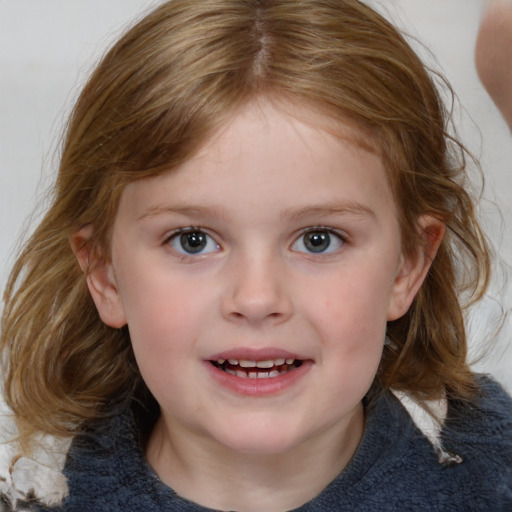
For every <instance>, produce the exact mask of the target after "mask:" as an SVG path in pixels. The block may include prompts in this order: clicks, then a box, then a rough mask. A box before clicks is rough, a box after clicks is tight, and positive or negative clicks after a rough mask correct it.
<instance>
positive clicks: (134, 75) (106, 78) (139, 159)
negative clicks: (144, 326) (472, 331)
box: [1, 0, 489, 439]
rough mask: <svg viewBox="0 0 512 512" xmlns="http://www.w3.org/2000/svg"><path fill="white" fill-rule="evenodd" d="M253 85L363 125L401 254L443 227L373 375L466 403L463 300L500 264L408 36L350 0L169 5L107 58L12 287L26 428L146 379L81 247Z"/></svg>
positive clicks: (89, 88) (44, 425)
mask: <svg viewBox="0 0 512 512" xmlns="http://www.w3.org/2000/svg"><path fill="white" fill-rule="evenodd" d="M258 95H271V96H272V97H277V98H286V99H287V100H288V101H290V102H291V104H293V103H294V102H296V103H297V104H307V105H309V106H312V107H313V108H314V109H316V110H317V111H320V112H322V113H324V114H325V115H327V116H329V117H330V118H333V119H335V120H338V121H341V122H343V123H345V124H346V123H347V122H348V123H350V124H352V126H354V127H356V128H359V129H360V130H359V132H360V133H361V134H367V136H368V137H369V139H368V141H367V142H368V144H369V145H371V146H373V147H375V148H376V150H377V151H379V152H380V154H381V155H382V158H383V161H384V163H385V166H386V169H387V171H388V173H389V181H390V184H391V188H392V191H393V194H394V197H395V200H396V204H397V210H398V216H399V222H400V226H401V232H402V239H403V247H404V251H405V252H407V253H410V252H412V251H417V250H418V247H421V240H422V239H424V234H423V233H421V232H420V231H421V230H420V229H419V227H418V222H417V220H418V218H419V217H420V216H421V215H424V214H428V215H432V216H435V217H436V218H438V219H441V220H442V221H443V222H444V223H446V226H447V234H446V236H445V238H444V239H443V241H442V243H441V247H440V249H439V252H438V254H437V257H436V259H435V261H434V262H433V263H432V266H431V269H430V272H429V274H428V276H427V278H426V281H425V283H424V284H423V286H422V288H421V290H420V291H419V293H418V295H417V297H416V299H415V301H414V303H413V305H412V307H411V308H410V310H409V312H408V313H407V314H406V315H405V316H404V317H402V318H400V319H399V320H396V321H394V322H390V323H389V325H388V335H389V336H390V338H391V343H390V344H389V345H388V346H387V347H386V348H385V350H384V355H383V359H382V364H381V367H380V369H379V373H378V375H377V380H376V381H377V383H378V384H379V385H380V386H382V387H386V388H390V387H392V388H395V389H399V390H404V391H408V392H410V393H413V394H414V395H416V396H417V397H419V398H421V399H428V398H437V397H439V396H441V395H442V394H443V393H448V394H449V395H452V396H456V397H470V396H471V395H472V393H473V392H474V390H475V383H474V378H473V375H472V373H471V371H470V369H469V367H468V365H467V362H466V352H467V344H466V334H465V330H464V321H463V306H462V305H461V302H460V300H459V297H461V296H462V295H464V294H465V296H467V297H469V298H470V300H476V299H478V298H479V297H480V296H481V295H482V294H483V293H484V292H485V289H486V286H487V283H488V278H489V275H488V274H489V257H488V252H487V249H486V245H485V241H484V239H483V237H482V235H481V232H480V229H479V227H478V223H477V221H476V219H475V211H474V204H473V201H472V199H471V196H470V195H469V193H468V192H467V190H466V188H465V182H466V170H465V167H466V165H465V158H464V154H465V153H464V148H463V146H462V145H461V144H460V143H459V142H457V140H456V139H454V138H453V137H452V136H450V135H449V133H448V122H449V116H448V115H447V113H446V111H445V107H444V106H443V102H442V101H441V99H440V95H439V93H438V89H437V87H436V85H435V83H434V80H433V78H432V75H431V74H429V73H428V72H427V70H426V69H425V67H424V65H423V64H422V63H421V61H420V60H419V59H418V57H417V56H416V54H415V53H414V52H413V51H412V49H411V48H410V46H409V45H408V43H407V42H406V41H405V39H404V37H403V36H402V35H401V34H400V33H399V32H398V31H397V30H396V29H395V28H394V27H393V26H392V25H391V24H390V23H389V22H388V21H386V20H385V19H384V18H383V17H381V16H380V15H378V14H377V13H375V12H374V11H373V10H372V9H370V8H369V7H368V6H366V5H365V4H363V3H361V2H358V1H356V0H200V1H198V0H173V1H172V2H167V3H164V4H162V5H161V6H160V7H158V8H157V9H156V10H155V11H154V12H152V13H150V14H149V15H148V16H146V17H145V18H144V19H142V20H141V21H140V22H139V23H138V24H137V25H135V26H134V27H133V28H132V29H131V30H129V31H128V32H127V33H126V34H125V35H124V36H123V37H122V38H121V39H120V40H119V42H117V44H115V46H114V47H113V48H112V49H111V50H110V51H109V52H108V53H107V54H106V56H105V57H104V58H103V60H102V61H101V62H100V64H99V65H98V67H97V68H96V70H95V72H94V73H93V75H92V77H91V78H90V80H89V82H88V83H87V85H86V86H85V88H84V89H83V92H82V94H81V96H80V97H79V99H78V102H77V104H76V106H75V108H74V110H73V112H72V115H71V117H70V120H69V124H68V126H67V131H66V135H65V139H64V143H63V150H62V158H61V163H60V168H59V172H58V177H57V181H56V184H55V187H54V190H53V196H52V199H51V205H50V207H49V209H48V211H47V213H46V216H45V217H44V218H43V220H42V222H41V223H40V225H39V227H38V228H37V229H36V230H35V232H34V234H33V235H32V236H31V238H30V239H29V240H28V242H27V243H26V244H25V246H24V249H23V250H22V252H21V254H20V255H19V258H18V260H17V261H16V263H15V265H14V268H13V270H12V274H11V276H10V280H9V282H8V285H7V288H6V291H5V297H4V299H5V307H4V312H3V318H2V339H1V348H2V351H3V361H4V367H5V368H4V371H5V395H6V399H7V401H8V403H9V405H10V406H11V407H12V409H13V411H14V413H15V415H16V417H17V421H18V424H19V427H20V431H21V433H22V439H23V438H24V439H29V438H30V436H31V435H33V434H34V433H35V432H47V433H53V434H61V435H62V434H64V435H66V434H70V433H73V432H75V431H76V430H77V429H79V428H80V426H81V425H83V424H84V423H85V422H87V421H88V420H90V419H92V418H96V417H98V416H100V415H101V414H103V410H104V408H105V405H106V404H107V403H108V402H109V401H111V400H112V399H113V398H123V397H129V396H131V395H133V394H134V393H136V392H137V389H139V388H140V386H142V383H141V380H140V376H139V373H138V370H137V365H136V363H135V361H134V357H133V353H132V350H131V345H130V339H129V335H128V331H127V329H126V328H123V329H113V328H110V327H108V326H106V325H104V324H103V323H102V322H101V320H100V318H99V316H98V313H97V311H96V308H95V306H94V303H93V301H92V300H91V297H90V295H89V293H88V290H87V286H86V281H85V278H84V275H83V273H82V272H81V270H80V268H79V265H78V263H77V261H76V259H75V256H74V254H73V252H72V250H71V247H70V237H71V236H72V235H73V233H76V232H77V231H78V230H80V229H81V228H82V227H84V226H87V225H91V226H92V227H93V235H92V237H91V239H90V240H89V242H88V243H89V247H88V250H89V251H94V252H96V253H97V254H99V255H100V256H101V257H103V258H107V259H108V257H109V233H110V229H111V226H112V223H113V220H114V218H115V215H116V210H117V207H118V203H119V198H120V196H121V194H122V192H123V189H124V187H125V186H126V185H127V184H128V183H130V182H133V181H134V180H139V179H141V178H145V177H149V176H156V175H159V174H162V173H164V172H172V170H173V169H175V168H176V167H178V166H179V165H180V164H182V163H183V162H185V161H187V160H188V159H190V158H191V157H192V156H193V155H194V154H195V153H196V152H197V151H198V149H199V148H200V147H201V146H202V145H203V144H204V143H205V142H206V141H207V140H208V138H209V137H210V136H211V135H212V133H213V132H214V130H215V129H216V128H217V127H219V125H221V124H222V122H223V121H224V120H226V119H227V118H228V117H229V116H232V115H233V114H234V113H235V112H236V111H237V109H239V108H240V107H241V106H243V105H244V104H245V103H247V102H248V101H249V100H250V99H253V98H254V97H256V96H258Z"/></svg>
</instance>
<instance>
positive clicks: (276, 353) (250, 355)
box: [208, 347, 311, 361]
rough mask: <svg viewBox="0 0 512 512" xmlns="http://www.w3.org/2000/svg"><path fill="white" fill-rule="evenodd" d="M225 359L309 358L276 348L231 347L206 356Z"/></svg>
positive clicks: (215, 359)
mask: <svg viewBox="0 0 512 512" xmlns="http://www.w3.org/2000/svg"><path fill="white" fill-rule="evenodd" d="M222 359H224V360H226V359H237V360H238V361H241V360H244V361H272V360H275V359H298V360H301V361H304V360H306V359H311V358H309V357H306V356H304V355H301V354H297V353H294V352H289V351H288V350H283V349H278V348H271V347H268V348H257V349H255V348H242V347H239V348H233V349H229V350H224V351H222V352H218V353H216V354H213V355H212V356H210V357H209V358H208V360H210V361H218V360H222Z"/></svg>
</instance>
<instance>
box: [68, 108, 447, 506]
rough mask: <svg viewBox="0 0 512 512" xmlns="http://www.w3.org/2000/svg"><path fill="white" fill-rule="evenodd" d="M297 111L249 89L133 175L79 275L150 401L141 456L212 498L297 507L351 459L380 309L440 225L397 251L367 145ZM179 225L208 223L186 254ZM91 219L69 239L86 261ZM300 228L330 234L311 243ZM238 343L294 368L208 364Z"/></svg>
mask: <svg viewBox="0 0 512 512" xmlns="http://www.w3.org/2000/svg"><path fill="white" fill-rule="evenodd" d="M294 112H301V113H302V114H303V115H302V116H301V118H302V119H306V118H307V119H308V121H307V122H305V121H301V120H300V119H299V118H298V117H296V116H294V117H292V116H290V115H288V114H286V113H285V110H284V109H282V108H279V107H278V106H276V105H275V104H274V103H271V102H269V101H267V100H263V99H261V100H259V101H257V102H253V103H250V104H249V105H247V106H245V107H244V108H243V109H242V110H241V112H239V113H238V114H237V115H236V116H234V118H233V119H232V120H231V121H230V122H229V123H227V125H226V126H225V127H224V128H223V129H222V130H221V131H220V132H219V133H217V134H216V136H215V137H214V138H213V139H212V140H211V141H210V142H209V143H208V144H207V145H206V146H205V147H204V148H203V150H202V151H200V152H199V154H197V155H196V156H195V157H193V158H192V159H191V160H189V161H188V162H187V163H185V164H184V165H183V166H182V167H181V168H179V169H178V170H176V171H173V172H172V173H168V174H165V175H162V176H160V177H155V178H150V179H146V180H143V181H138V182H135V183H132V184H130V185H129V186H127V187H126V189H125V190H124V192H123V194H122V199H121V203H120V206H119V211H118V214H117V217H116V219H115V222H114V226H113V234H112V257H111V262H99V263H100V264H97V265H95V266H94V267H93V268H94V271H93V272H91V273H89V274H88V278H87V279H88V284H89V288H90V291H91V294H92V296H93V299H94V300H95V302H96V305H97V307H98V311H99V313H100V315H101V317H102V319H103V321H104V322H106V323H107V324H108V325H111V326H113V327H120V326H123V325H125V324H128V327H129V331H130V335H131V339H132V343H133V347H134V351H135V355H136V358H137V362H138V364H139V368H140V371H141V373H142V376H143V377H144V379H145V381H146V383H147V385H148V387H149V388H150V390H151V391H152V393H153V394H154V396H155V398H156V399H157V401H158V402H159V404H160V406H161V411H162V413H161V416H160V419H159V420H158V422H157V424H156V426H155V429H154V431H153V433H152V435H151V438H150V441H149V445H148V449H147V458H148V461H149V463H150V464H151V465H152V466H153V468H154V469H155V471H156V472H157V474H158V475H159V477H160V478H161V479H162V481H163V482H165V483H166V484H168V485H169V486H171V487H172V488H173V489H175V490H176V491H177V492H178V493H179V494H181V495H182V496H184V497H186V498H188V499H190V500H192V501H195V502H197V503H200V504H202V505H205V506H208V507H211V508H214V509H217V510H238V511H244V512H252V511H258V510H267V511H269V512H273V511H282V510H289V509H290V508H295V507H298V506H300V505H301V504H303V503H305V502H306V501H308V500H310V499H311V498H312V497H314V496H315V495H316V494H318V493H319V492H320V491H321V490H322V489H323V488H324V487H325V486H326V485H327V484H328V483H329V482H331V481H332V480H333V479H334V478H335V477H336V475H337V474H339V472H340V471H342V470H343V468H344V467H345V466H346V465H347V464H348V463H349V461H350V459H351V457H352V456H353V454H354V452H355V451H356V449H357V446H358V444H359V442H360V440H361V437H362V435H363V430H364V410H363V407H362V403H361V401H362V398H363V397H364V395H365V394H366V392H367V391H368V389H369V387H370V385H371V383H372V381H373V379H374V376H375V373H376V371H377V368H378V365H379V361H380V358H381V353H382V349H383V343H384V336H385V329H386V322H387V321H388V320H393V319H396V318H398V317H400V316H402V315H403V314H404V313H405V312H406V311H407V309H408V308H409V306H410V304H411V302H412V300H413V298H414V296H415V294H416V292H417V290H418V288H419V286H420V285H421V283H422V281H423V279H424V277H425V274H426V272H427V270H428V267H429V262H430V260H431V258H432V257H433V256H434V254H435V251H436V249H437V246H438V244H439V242H440V240H441V237H442V234H443V226H442V224H440V223H439V221H436V220H434V219H431V218H428V217H425V218H422V219H420V220H419V222H420V224H421V225H422V226H423V227H424V228H425V229H426V230H428V231H429V232H430V234H431V235H430V236H429V237H427V239H426V243H427V248H426V252H422V251H421V252H420V251H419V252H418V254H416V255H415V256H414V257H412V256H411V257H409V258H406V257H404V255H403V254H402V251H401V246H400V232H399V226H398V222H397V219H396V208H395V204H394V201H393V197H392V194H391V191H390V189H389V186H388V182H387V179H386V174H385V170H384V168H383V165H382V162H381V159H380V158H379V156H378V154H377V153H373V152H372V153H371V152H368V151H366V150H364V149H362V148H361V147H359V146H357V145H356V144H355V143H353V142H351V141H350V140H349V139H347V138H343V137H339V138H336V137H334V136H333V135H331V134H329V133H332V130H330V131H329V133H328V132H327V131H325V130H323V129H322V126H323V127H326V126H327V125H328V124H329V122H328V121H327V120H326V119H322V118H321V117H319V116H317V115H316V114H314V113H312V112H311V111H309V110H307V109H302V110H301V109H299V108H298V106H295V109H294ZM312 119H314V120H315V122H311V120H312ZM330 124H331V125H332V122H331V123H330ZM331 128H332V126H331ZM349 128H350V127H346V126H340V125H337V132H338V133H342V134H348V133H349V131H350V130H349ZM188 227H189V228H191V229H192V231H195V232H196V233H197V232H198V231H199V230H201V232H202V233H203V234H204V235H205V240H206V241H207V244H206V245H205V246H204V248H203V249H202V250H201V251H200V252H198V253H194V254H190V253H187V251H186V250H185V249H184V247H183V245H182V240H183V237H181V234H182V230H183V228H188ZM90 229H91V228H86V229H84V230H83V231H81V232H79V233H77V234H76V236H75V237H74V239H73V245H74V247H75V248H76V251H77V256H78V258H79V261H80V262H81V264H82V266H83V268H84V270H86V269H87V266H88V262H87V258H88V255H87V254H85V253H83V250H82V252H81V251H80V249H79V248H80V247H83V242H84V239H86V238H87V236H89V235H90ZM310 232H315V233H316V235H314V236H321V237H324V239H325V237H327V238H328V239H329V237H330V245H329V246H328V247H326V248H325V247H324V246H321V249H322V250H321V251H319V252H314V251H311V250H310V248H311V245H308V243H309V241H310V240H311V238H312V235H307V233H310ZM305 233H306V234H305ZM432 233H437V235H435V236H432ZM314 236H313V238H314ZM185 239H186V237H185ZM233 351H235V352H236V355H237V356H239V359H241V358H243V357H242V356H244V354H247V357H248V358H251V357H254V358H256V359H258V358H260V359H264V358H265V357H267V356H268V355H269V354H270V355H272V354H276V353H277V352H279V351H286V353H289V354H293V355H294V357H296V358H298V359H301V360H302V361H303V365H302V366H301V367H300V368H298V369H295V370H293V371H292V372H289V374H287V376H286V377H285V378H283V384H282V385H277V386H274V387H272V385H270V387H269V385H268V382H269V381H271V379H268V380H267V379H265V380H263V381H260V383H261V382H263V384H261V386H259V385H257V384H254V385H252V384H250V385H249V387H247V388H245V387H244V385H245V384H246V383H247V382H249V381H248V380H247V379H243V381H244V382H242V384H243V385H242V384H240V382H241V381H242V379H241V378H238V377H227V382H226V381H224V380H223V377H224V376H225V375H226V374H225V373H224V372H222V371H221V370H218V369H216V368H215V367H214V366H213V365H212V364H211V363H210V360H212V359H213V360H215V359H217V358H218V357H219V355H224V354H227V353H230V354H233V353H235V352H233ZM260 356H261V357H260ZM294 372H296V373H294ZM290 375H298V377H293V378H289V376H290ZM287 379H288V380H287ZM275 382H280V381H279V380H276V381H275ZM238 384H240V385H241V386H242V387H241V388H240V387H239V386H238ZM251 386H252V387H251ZM265 386H266V387H265ZM312 468H314V471H312Z"/></svg>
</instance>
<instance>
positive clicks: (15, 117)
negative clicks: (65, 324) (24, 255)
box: [0, 0, 512, 391]
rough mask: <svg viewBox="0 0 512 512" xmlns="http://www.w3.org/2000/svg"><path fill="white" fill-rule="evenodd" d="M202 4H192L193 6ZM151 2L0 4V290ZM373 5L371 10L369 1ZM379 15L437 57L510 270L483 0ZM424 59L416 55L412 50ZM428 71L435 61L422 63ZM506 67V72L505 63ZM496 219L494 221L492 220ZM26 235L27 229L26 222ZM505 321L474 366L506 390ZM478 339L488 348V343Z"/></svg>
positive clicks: (406, 6)
mask: <svg viewBox="0 0 512 512" xmlns="http://www.w3.org/2000/svg"><path fill="white" fill-rule="evenodd" d="M198 1H200V0H198ZM158 3H159V2H158V1H156V0H0V285H1V286H2V288H3V284H4V283H5V280H6V277H7V274H8V269H9V267H10V265H11V264H12V260H13V255H14V253H15V246H14V245H15V242H16V240H17V239H18V238H19V236H20V234H21V230H22V225H23V223H24V220H25V219H26V218H27V216H28V215H29V214H30V213H31V212H32V211H33V210H34V208H35V206H36V203H38V202H40V197H41V195H43V193H44V191H45V190H46V188H47V186H48V185H49V184H50V183H51V180H52V176H53V173H54V172H55V168H56V162H57V161H58V144H59V137H60V135H61V133H62V129H63V125H64V123H65V119H66V116H67V114H68V112H69V110H70V108H71V105H72V103H73V100H74V99H75V98H76V96H77V94H78V91H79V90H80V86H81V84H83V83H84V80H85V79H86V77H87V76H88V74H89V72H90V71H91V69H92V67H93V65H94V63H95V62H96V61H97V58H98V56H99V55H101V54H102V53H103V52H104V51H105V49H106V48H107V47H108V46H109V45H110V43H111V42H112V41H113V40H114V39H116V37H117V36H118V35H119V34H120V33H121V32H122V31H123V29H124V28H125V27H126V26H127V25H128V24H129V23H130V21H131V20H133V19H134V17H136V16H139V15H140V13H141V12H143V11H146V10H148V9H149V8H151V7H152V6H155V5H156V4H158ZM373 3H374V4H375V3H376V2H373ZM378 7H379V9H381V10H382V11H383V12H385V13H386V15H387V16H389V17H391V18H392V19H393V20H394V21H395V22H396V23H398V24H399V25H400V26H402V27H403V28H405V30H406V31H407V32H408V33H410V34H412V35H413V36H415V37H416V38H417V39H419V40H420V41H421V42H422V43H423V44H424V45H425V46H426V47H427V48H429V49H430V51H431V52H432V53H433V54H434V55H435V59H436V60H437V63H434V66H435V67H436V68H437V69H441V70H442V71H443V72H444V73H445V74H446V75H447V76H448V78H449V80H450V81H451V82H452V85H453V86H454V88H455V91H456V92H457V94H458V96H459V99H460V102H461V105H462V109H461V111H460V113H459V114H458V115H457V119H458V123H459V129H460V131H461V133H462V135H463V138H464V141H465V142H466V144H467V145H468V146H469V147H470V149H471V150H472V151H473V152H474V153H475V154H476V155H477V156H478V157H479V158H480V160H481V163H482V166H483V169H484V171H485V176H486V189H485V190H486V191H485V200H484V201H483V203H482V220H483V222H484V225H485V229H486V232H487V234H488V235H489V236H490V237H491V239H492V240H493V242H494V244H495V247H496V250H497V252H498V255H499V257H500V260H501V262H502V267H503V266H505V265H507V264H508V265H510V264H512V230H511V227H510V226H511V222H512V201H511V200H510V196H511V194H512V135H511V133H510V132H509V130H508V128H507V126H506V124H505V123H504V121H503V120H502V119H501V118H500V116H499V113H498V112H497V110H496V108H495V107H494V105H493V104H492V102H491V100H490V99H489V98H488V97H487V95H486V93H485V91H484V90H483V88H482V87H481V85H480V83H479V82H478V78H477V76H476V72H475V69H474V63H473V48H474V44H475V40H476V34H477V28H478V24H479V20H480V17H481V13H482V10H483V8H484V0H379V1H378ZM420 51H421V53H422V54H423V55H426V52H425V50H424V49H420ZM428 60H429V62H430V63H432V62H433V60H432V58H431V57H428ZM511 65H512V64H511ZM499 212H501V217H502V219H503V221H500V214H499ZM26 227H27V229H28V230H30V229H31V228H32V227H33V221H32V223H30V222H28V223H27V226H26ZM510 290H511V287H510V285H506V283H505V280H504V278H503V275H502V274H500V275H499V276H498V278H497V279H495V284H494V287H493V291H492V293H491V295H490V297H489V298H488V299H486V300H485V301H484V302H483V304H482V305H480V306H479V307H478V308H476V309H475V310H474V311H472V313H471V315H470V324H471V338H472V355H473V356H476V355H477V354H479V353H480V352H481V347H482V341H486V340H487V341H488V339H489V338H490V337H491V335H492V330H493V325H494V324H495V322H496V319H497V318H498V317H499V306H498V303H501V304H502V305H503V306H504V307H505V309H507V308H508V307H509V306H510V304H511V303H512V300H511V299H512V294H511V291H510ZM511 332H512V328H511V322H510V319H508V320H507V321H506V325H505V326H504V328H503V329H502V331H501V333H500V334H499V336H498V337H497V338H496V341H495V346H494V349H493V352H492V355H491V356H489V357H487V358H486V360H485V361H483V362H482V363H480V368H482V367H483V368H484V369H485V370H486V371H491V372H492V373H493V374H494V375H495V376H497V378H499V379H500V380H501V381H502V382H504V384H505V385H506V387H507V388H508V389H509V391H512V348H511V347H510V343H509V339H510V334H511ZM487 341H486V345H485V346H488V343H487Z"/></svg>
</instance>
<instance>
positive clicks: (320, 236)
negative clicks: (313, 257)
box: [304, 231, 331, 252]
mask: <svg viewBox="0 0 512 512" xmlns="http://www.w3.org/2000/svg"><path fill="white" fill-rule="evenodd" d="M330 244H331V237H330V235H329V233H327V232H325V231H323V232H321V231H313V232H311V233H307V234H306V235H304V245H305V246H306V248H307V249H308V251H311V252H323V251H325V250H326V249H327V248H328V247H329V245H330Z"/></svg>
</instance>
